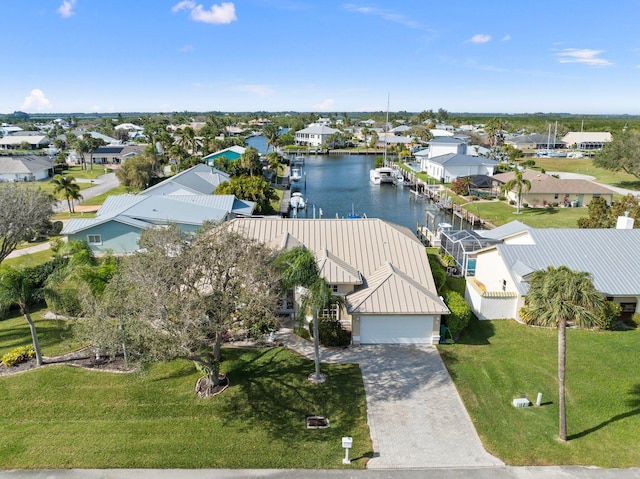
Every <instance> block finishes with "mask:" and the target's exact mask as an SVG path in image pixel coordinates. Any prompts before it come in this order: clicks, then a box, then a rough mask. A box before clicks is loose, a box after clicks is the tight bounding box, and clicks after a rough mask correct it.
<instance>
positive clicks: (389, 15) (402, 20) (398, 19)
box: [343, 3, 420, 28]
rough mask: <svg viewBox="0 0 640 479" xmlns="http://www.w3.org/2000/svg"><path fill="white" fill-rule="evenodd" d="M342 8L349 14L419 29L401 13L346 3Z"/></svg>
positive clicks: (416, 23)
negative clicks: (360, 14)
mask: <svg viewBox="0 0 640 479" xmlns="http://www.w3.org/2000/svg"><path fill="white" fill-rule="evenodd" d="M343 7H344V9H345V10H348V11H350V12H356V13H362V14H363V15H373V16H376V17H380V18H382V19H383V20H387V21H389V22H393V23H399V24H400V25H404V26H405V27H409V28H420V24H419V23H418V22H416V21H414V20H411V19H410V18H407V17H406V16H405V15H403V14H401V13H395V12H392V11H391V10H387V9H386V8H376V7H361V6H359V5H355V4H353V3H346V4H345V5H344V6H343Z"/></svg>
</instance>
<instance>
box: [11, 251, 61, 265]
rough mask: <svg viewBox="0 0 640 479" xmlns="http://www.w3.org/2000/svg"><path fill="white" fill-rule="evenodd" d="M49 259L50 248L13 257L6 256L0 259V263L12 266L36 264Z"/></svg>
mask: <svg viewBox="0 0 640 479" xmlns="http://www.w3.org/2000/svg"><path fill="white" fill-rule="evenodd" d="M50 259H51V250H50V249H47V250H44V251H38V252H36V253H30V254H25V255H22V256H16V257H15V258H7V259H5V260H4V261H2V264H6V265H9V266H13V267H14V268H18V267H22V266H25V267H26V266H36V265H38V264H42V263H46V262H47V261H49V260H50Z"/></svg>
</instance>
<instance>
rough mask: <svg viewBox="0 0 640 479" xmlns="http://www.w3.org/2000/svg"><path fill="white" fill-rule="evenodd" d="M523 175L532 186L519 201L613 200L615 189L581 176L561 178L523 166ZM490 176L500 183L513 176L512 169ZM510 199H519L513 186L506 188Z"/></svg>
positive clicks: (540, 203) (572, 202)
mask: <svg viewBox="0 0 640 479" xmlns="http://www.w3.org/2000/svg"><path fill="white" fill-rule="evenodd" d="M522 177H523V178H524V179H525V180H528V181H529V182H530V183H531V188H529V189H528V190H527V191H525V190H523V191H522V203H527V204H529V205H531V206H546V205H549V204H552V203H553V204H555V203H558V205H560V206H574V207H576V206H588V205H589V203H591V200H592V199H594V198H604V199H605V200H606V202H607V204H608V205H610V204H611V202H612V201H613V195H614V193H615V192H614V191H613V190H610V189H609V188H606V187H604V186H601V185H599V184H597V183H594V182H592V181H587V180H581V179H560V178H556V177H555V176H551V175H547V174H545V173H541V172H539V171H534V170H524V171H523V172H522ZM493 178H494V179H495V180H497V181H499V182H500V183H501V184H502V185H504V184H506V183H508V182H509V181H511V180H512V179H514V178H515V172H514V171H509V172H506V173H498V174H496V175H493ZM507 198H508V199H509V200H512V201H515V202H517V201H518V193H517V191H516V190H515V188H514V189H512V190H511V191H508V192H507Z"/></svg>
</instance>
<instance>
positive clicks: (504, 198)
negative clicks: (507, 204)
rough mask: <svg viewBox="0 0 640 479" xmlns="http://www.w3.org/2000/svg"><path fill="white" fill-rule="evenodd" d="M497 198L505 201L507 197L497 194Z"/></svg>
mask: <svg viewBox="0 0 640 479" xmlns="http://www.w3.org/2000/svg"><path fill="white" fill-rule="evenodd" d="M498 199H499V200H500V201H507V197H506V196H504V195H500V196H498Z"/></svg>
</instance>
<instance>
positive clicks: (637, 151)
mask: <svg viewBox="0 0 640 479" xmlns="http://www.w3.org/2000/svg"><path fill="white" fill-rule="evenodd" d="M593 164H594V165H595V166H599V167H600V168H604V169H606V170H611V171H623V172H625V173H628V174H630V175H633V176H635V177H636V178H639V179H640V132H639V131H636V130H629V131H625V132H623V133H620V134H618V135H616V136H614V137H613V140H612V141H611V142H609V143H607V144H605V145H604V147H603V148H602V150H600V151H599V152H598V153H596V156H595V157H594V159H593Z"/></svg>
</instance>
